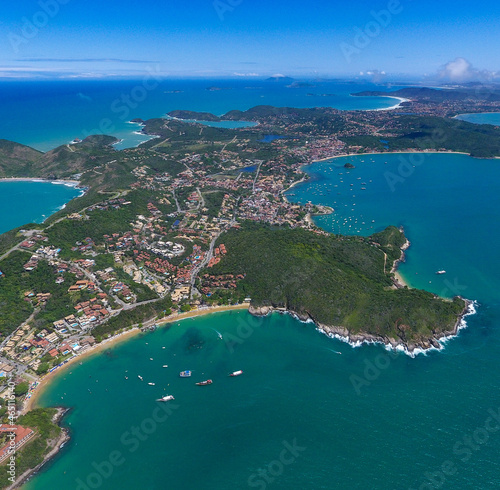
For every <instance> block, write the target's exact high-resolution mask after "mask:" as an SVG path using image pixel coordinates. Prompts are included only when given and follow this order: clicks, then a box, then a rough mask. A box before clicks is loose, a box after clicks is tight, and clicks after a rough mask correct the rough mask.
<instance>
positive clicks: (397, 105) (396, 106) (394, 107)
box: [354, 95, 411, 111]
mask: <svg viewBox="0 0 500 490" xmlns="http://www.w3.org/2000/svg"><path fill="white" fill-rule="evenodd" d="M354 97H359V96H357V95H354ZM377 97H386V98H388V99H396V100H397V101H398V103H397V104H395V105H393V106H391V107H387V108H386V109H363V110H365V111H392V110H394V109H399V108H400V107H401V104H402V103H403V102H411V100H410V99H405V98H404V97H395V96H393V95H379V96H377Z"/></svg>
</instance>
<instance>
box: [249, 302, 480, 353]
mask: <svg viewBox="0 0 500 490" xmlns="http://www.w3.org/2000/svg"><path fill="white" fill-rule="evenodd" d="M461 299H463V300H464V301H465V307H464V309H463V311H462V313H461V314H460V315H459V317H458V318H457V321H456V322H455V325H454V327H453V329H452V330H449V331H444V332H441V333H439V334H438V335H436V336H435V337H431V338H429V339H425V340H421V341H418V342H405V341H403V340H402V339H395V338H391V337H385V336H381V335H374V334H370V333H358V334H352V333H351V332H349V330H348V329H347V328H345V327H342V326H333V325H325V324H323V323H319V322H318V321H316V320H315V319H314V318H313V317H312V316H311V315H309V314H304V313H297V312H296V311H293V310H288V309H286V308H277V307H274V306H250V307H249V308H248V312H249V313H250V314H251V315H254V316H267V315H270V314H271V313H273V312H277V313H282V314H283V313H287V314H289V315H292V316H293V317H295V318H297V319H298V320H300V321H301V322H305V323H314V324H315V325H316V329H317V330H318V331H319V332H321V333H323V334H325V335H327V336H328V337H331V338H336V339H338V340H341V341H342V342H346V343H347V344H349V345H350V346H351V347H359V346H361V345H362V344H382V345H384V346H385V347H386V348H388V349H392V350H395V351H401V352H404V353H405V354H407V355H409V356H410V357H415V356H416V355H418V354H423V353H426V352H428V351H430V350H433V349H434V350H441V349H442V348H443V342H445V341H447V340H450V339H451V338H453V337H456V336H457V334H458V332H459V331H460V330H462V329H463V328H465V327H466V326H467V324H466V323H465V320H464V318H465V317H466V316H469V315H474V314H475V313H476V309H475V302H473V301H470V300H468V299H465V298H461Z"/></svg>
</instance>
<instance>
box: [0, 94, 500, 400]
mask: <svg viewBox="0 0 500 490" xmlns="http://www.w3.org/2000/svg"><path fill="white" fill-rule="evenodd" d="M474 103H476V104H477V108H478V109H480V108H483V109H484V104H485V102H484V101H482V102H481V103H480V102H477V101H476V102H474V101H473V100H472V98H469V99H466V100H465V101H463V100H462V101H456V100H451V101H443V102H442V103H441V104H430V103H429V101H428V100H427V99H426V98H425V97H424V98H423V99H422V98H419V97H416V98H414V99H413V100H410V99H404V98H402V99H400V103H399V106H398V107H397V109H396V110H397V111H399V112H396V110H395V111H393V113H392V114H391V116H394V114H399V113H401V114H403V115H404V114H405V113H406V111H408V112H410V111H411V113H413V114H418V115H420V116H428V115H433V116H441V117H442V116H450V114H453V113H455V112H456V111H457V110H465V109H464V104H465V107H467V108H469V109H470V106H471V104H474ZM499 103H500V102H491V103H489V104H490V105H491V106H494V107H496V106H497V105H498V104H499ZM302 111H305V112H304V113H303V114H302V113H301V112H300V110H293V109H292V110H289V109H287V110H285V111H283V110H276V111H274V112H273V111H269V110H266V111H264V112H265V113H266V116H265V117H262V115H261V114H260V115H259V114H258V113H255V114H253V113H251V111H249V112H250V114H246V115H245V116H249V117H248V119H252V117H258V118H259V125H258V126H257V127H254V128H249V129H239V130H233V131H229V130H225V131H220V130H217V132H214V130H213V128H209V127H206V126H203V124H199V123H184V122H182V121H180V120H178V119H164V120H152V121H147V122H146V123H145V125H144V129H143V130H144V132H146V133H148V132H149V133H152V134H156V135H157V139H155V140H152V141H151V142H148V143H146V144H143V145H141V146H140V147H138V148H135V149H129V150H125V151H121V152H114V155H113V156H114V158H112V159H111V158H109V157H108V156H107V155H108V154H109V155H112V153H113V150H111V152H112V153H110V149H106V148H107V147H106V146H104V147H103V149H102V150H101V155H100V156H99V158H98V159H97V160H96V157H95V156H92V157H90V158H91V159H94V160H95V161H94V163H93V165H92V167H91V168H90V169H88V170H85V171H84V172H79V173H78V174H72V175H67V176H65V177H64V178H66V179H73V180H79V181H81V182H82V184H81V185H82V186H84V187H85V189H86V191H87V192H88V190H89V189H92V185H88V184H87V182H91V181H93V182H94V185H95V183H99V180H100V179H102V177H104V176H105V175H106V174H108V173H109V174H113V173H115V172H116V169H117V167H119V168H120V170H119V172H120V173H122V172H124V171H125V172H126V173H127V178H126V179H123V175H121V176H120V177H121V179H122V180H123V181H124V182H126V185H119V186H118V187H114V186H111V188H110V186H109V184H108V185H106V186H103V189H106V187H107V188H109V190H105V191H104V193H103V191H102V190H101V191H99V192H100V195H101V196H103V197H104V196H105V195H106V194H108V195H109V197H107V198H102V199H97V198H94V200H93V202H92V203H91V204H90V205H87V206H84V207H83V208H82V209H79V208H78V204H77V203H78V199H77V200H76V201H74V205H73V206H72V207H71V210H70V212H68V213H63V214H62V215H61V216H58V219H57V220H56V221H51V222H49V223H48V224H47V225H46V226H43V227H34V228H30V229H20V230H19V231H18V232H17V237H18V240H17V241H15V242H14V243H13V244H12V246H11V247H10V249H7V250H4V251H3V254H2V256H1V257H0V260H1V261H0V270H1V272H0V281H2V282H3V283H6V282H8V280H9V267H8V265H7V266H6V265H4V264H6V262H8V260H9V259H10V260H12V259H13V257H16V258H21V257H22V258H23V259H22V271H24V272H23V275H24V276H26V280H24V281H21V282H23V283H26V284H29V283H30V281H29V275H36V274H42V272H41V271H40V270H41V269H42V268H43V275H44V277H46V278H47V279H48V278H50V281H52V282H53V283H54V286H57V296H58V299H57V300H56V299H55V298H54V294H56V293H55V292H51V291H52V289H53V287H51V288H46V289H44V287H43V286H39V287H38V288H33V287H26V288H25V289H23V288H22V287H20V290H19V294H20V296H21V297H22V301H23V302H24V303H25V305H26V311H29V312H30V314H29V315H28V314H25V315H24V316H26V318H23V319H22V321H21V322H20V323H19V324H18V325H12V324H11V323H9V325H8V326H7V325H5V326H2V331H3V332H4V334H3V338H2V337H0V340H1V344H0V362H1V365H0V375H1V376H3V379H7V377H14V378H15V379H17V381H19V382H21V381H23V382H28V383H29V389H28V390H27V391H26V394H25V397H26V400H29V398H30V397H31V395H32V393H33V390H35V389H36V386H37V385H38V383H39V382H40V379H41V377H43V376H44V375H46V373H50V372H52V371H54V370H57V369H58V368H59V367H60V366H62V365H63V364H64V363H65V362H67V361H68V360H69V359H71V358H72V357H74V356H76V355H78V354H80V353H82V352H85V351H86V350H87V349H89V348H92V346H93V345H94V344H95V343H96V342H97V343H99V342H101V341H103V340H104V339H105V338H106V337H107V336H109V335H110V333H109V332H108V333H104V334H101V333H97V332H101V331H104V332H105V329H103V325H106V324H107V323H108V322H110V320H113V319H114V318H116V317H117V316H118V315H119V314H120V313H121V312H126V311H130V310H134V309H136V308H137V307H140V306H146V305H154V304H155V303H158V304H161V305H162V309H161V311H157V312H156V314H155V315H154V316H153V317H152V318H148V320H150V321H149V322H144V325H152V324H155V322H157V321H159V320H164V319H165V318H166V319H168V318H170V317H171V316H172V315H175V314H178V313H177V312H179V313H186V312H187V311H190V310H194V309H197V308H200V307H207V306H213V305H223V304H237V303H243V302H244V301H246V300H249V298H245V297H244V295H242V294H241V293H239V292H238V290H239V289H238V283H239V281H241V280H242V279H243V278H244V276H243V275H237V276H236V277H232V276H221V275H213V274H211V273H210V269H211V268H212V267H213V266H215V265H216V264H218V263H219V262H220V260H221V259H222V258H223V257H224V255H225V254H226V253H227V250H226V248H225V245H224V243H222V242H220V237H221V236H223V234H224V233H225V232H227V231H228V230H229V229H234V228H238V227H239V226H240V223H241V222H242V221H255V222H260V223H267V224H269V225H273V226H288V227H290V228H304V229H308V230H312V231H314V232H315V233H319V234H321V233H324V232H323V231H322V230H320V229H319V228H317V227H316V226H314V224H313V221H312V220H311V216H313V215H314V214H321V213H328V212H331V211H332V210H331V208H327V207H322V206H317V205H313V204H311V203H310V202H309V203H293V202H290V201H289V200H288V199H287V191H289V189H290V188H291V187H293V186H294V185H296V184H297V183H300V182H303V181H304V180H305V179H306V178H307V176H306V174H305V173H304V172H303V170H302V167H303V166H304V165H306V164H308V163H311V162H313V161H317V160H321V159H327V158H332V157H335V156H342V155H345V154H349V153H350V154H352V153H356V152H359V151H362V152H371V153H384V152H386V151H390V149H389V148H388V147H387V142H386V143H382V146H380V145H381V144H380V141H382V142H384V141H385V140H381V138H389V137H391V136H395V135H396V134H397V131H396V130H398V131H401V128H402V127H403V126H402V124H401V121H404V118H402V117H400V118H398V117H391V118H388V115H387V114H388V112H387V111H371V112H370V111H363V112H362V113H360V112H349V111H337V110H335V109H324V110H323V112H324V114H326V115H328V116H329V117H330V118H331V119H330V120H331V123H329V125H326V126H324V127H323V126H321V125H318V124H317V121H316V120H315V119H314V118H315V117H316V115H315V114H314V113H313V116H311V115H310V114H309V113H308V112H307V110H302ZM389 112H390V111H389ZM308 118H309V119H310V121H309V122H305V121H307V120H308ZM339 118H340V119H341V120H342V121H341V122H342V124H341V125H342V129H341V130H339V131H332V128H333V126H335V125H337V124H339V123H338V120H339ZM332 125H333V126H332ZM209 131H211V133H209ZM175 132H178V138H179V141H181V142H182V141H185V142H186V144H185V145H181V146H179V149H178V150H176V151H172V149H171V148H172V141H173V139H172V138H173V134H174V133H175ZM275 132H280V133H281V134H282V136H265V137H264V139H258V138H257V137H256V136H257V135H259V134H268V133H275ZM226 134H227V135H229V134H231V135H234V137H232V136H231V138H232V139H230V140H229V141H228V140H224V138H225V137H226ZM366 134H370V135H371V136H372V137H375V138H378V139H373V141H377V144H376V145H373V146H369V145H368V146H367V145H366V144H364V145H355V144H353V143H352V141H356V138H357V137H358V138H359V137H361V136H362V135H366ZM164 136H167V137H166V138H164ZM220 138H222V139H223V141H221V142H219V141H217V139H220ZM82 145H84V142H77V141H75V142H72V145H71V146H72V147H73V148H72V151H73V152H74V149H78V147H80V146H82ZM68 146H69V145H68ZM193 146H197V147H199V148H203V149H204V151H201V152H200V151H196V150H191V151H184V150H185V149H187V148H188V147H193ZM263 147H264V148H265V151H263V150H262V148H263ZM396 149H397V150H398V151H400V150H401V148H396ZM415 150H416V148H415V147H411V146H409V147H407V148H403V151H415ZM424 150H425V149H424ZM431 150H432V151H435V149H431ZM437 150H438V151H449V150H448V148H447V147H446V145H445V144H443V146H442V147H438V148H437ZM264 155H265V157H264ZM98 196H99V194H98V195H97V196H96V197H98ZM59 214H61V213H59ZM115 217H117V220H115ZM115 221H117V222H116V223H115ZM96 222H98V223H99V225H98V226H94V223H96ZM107 223H109V228H110V230H113V231H109V232H106V231H107V229H108V225H107ZM86 229H88V230H91V232H88V233H83V232H82V233H81V234H80V233H79V230H82V231H83V230H86ZM115 229H116V231H115ZM67 231H69V233H67ZM87 235H90V236H87ZM68 236H71V237H72V240H69V239H68V238H67V237H68ZM42 266H43V267H42ZM63 298H64V301H63V302H64V303H65V304H67V305H68V306H67V307H63V308H59V306H58V307H57V308H52V310H57V311H59V314H56V312H55V311H51V313H50V314H46V311H47V306H50V305H51V304H52V303H54V302H58V303H61V302H62V301H61V300H62V299H63ZM49 309H50V308H49ZM40 317H43V320H42V319H40ZM144 325H143V322H138V323H137V324H135V326H138V327H141V328H144ZM99 327H100V328H99ZM5 389H6V385H4V390H5ZM0 397H2V393H0Z"/></svg>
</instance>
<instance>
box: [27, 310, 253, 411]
mask: <svg viewBox="0 0 500 490" xmlns="http://www.w3.org/2000/svg"><path fill="white" fill-rule="evenodd" d="M249 306H250V303H240V304H238V305H221V306H211V307H206V308H197V309H195V310H192V311H187V312H185V313H173V314H172V315H169V316H168V317H165V318H162V319H161V320H159V321H157V322H156V325H158V326H159V327H161V326H163V325H166V324H169V323H173V322H176V321H180V320H186V319H188V318H194V317H198V316H203V315H208V314H210V313H219V312H223V311H231V310H242V309H248V307H249ZM140 333H142V332H141V330H140V329H139V328H138V327H132V328H131V329H129V330H125V331H124V332H120V333H118V334H115V335H113V336H112V337H110V338H109V339H105V340H103V341H102V342H101V343H99V344H95V345H94V346H92V347H89V348H88V349H85V350H84V351H83V352H81V353H80V354H76V355H75V356H73V357H71V358H70V359H69V360H68V361H67V362H66V364H64V365H62V366H61V367H59V368H57V369H55V370H54V371H52V372H51V373H48V374H46V375H45V376H43V377H42V378H40V380H39V385H38V386H37V387H36V389H35V391H33V394H32V395H31V398H29V399H28V400H27V401H25V403H24V405H23V408H22V409H21V414H25V413H26V412H29V411H30V410H33V409H34V408H38V406H39V405H38V403H37V402H38V401H39V398H40V396H41V395H42V393H43V392H44V391H45V390H46V389H47V387H48V386H49V385H50V383H51V382H52V381H54V379H55V378H56V377H57V376H58V375H59V374H61V373H63V372H65V371H66V370H67V368H68V367H69V366H71V365H73V364H74V363H75V362H77V361H79V362H82V361H83V360H85V359H86V358H87V357H89V356H91V355H94V354H98V353H100V352H101V351H102V350H104V349H107V348H110V347H114V346H115V345H116V344H118V343H121V342H124V341H126V340H129V339H130V338H132V337H134V336H136V335H138V334H140Z"/></svg>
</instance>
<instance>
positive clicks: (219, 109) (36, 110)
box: [0, 74, 398, 151]
mask: <svg viewBox="0 0 500 490" xmlns="http://www.w3.org/2000/svg"><path fill="white" fill-rule="evenodd" d="M289 84H290V83H289V82H287V83H285V82H269V81H263V80H160V79H158V80H155V79H154V78H153V77H152V75H147V74H145V77H144V78H143V79H141V80H120V81H92V80H89V81H60V82H55V81H36V82H33V81H25V82H19V81H17V82H8V81H3V82H0V138H3V139H8V140H12V141H16V142H18V143H23V144H25V145H29V146H32V147H34V148H37V149H39V150H42V151H47V150H50V149H52V148H55V147H56V146H59V145H62V144H66V143H69V142H70V141H72V140H73V139H74V138H80V139H83V138H85V137H86V136H88V135H89V134H102V133H104V134H111V135H113V136H116V137H117V138H119V139H123V142H122V143H120V144H118V145H117V146H116V147H117V148H118V149H123V148H127V147H131V146H137V145H138V144H140V143H141V142H143V141H147V140H148V139H149V137H147V136H145V135H141V134H135V133H136V132H138V131H140V127H139V126H138V125H136V124H130V122H129V121H130V120H131V119H135V118H141V119H149V118H152V117H162V116H164V115H165V114H166V113H167V112H170V111H172V110H175V109H184V110H193V111H202V112H211V113H213V114H216V115H222V114H224V113H226V112H228V111H230V110H232V109H240V110H246V109H249V108H251V107H254V106H256V105H261V104H268V105H274V106H278V107H283V106H288V107H317V106H321V107H335V108H337V109H349V110H361V109H381V108H388V107H391V106H394V105H395V103H397V101H395V100H394V99H390V98H386V97H351V96H350V94H351V93H353V92H359V91H363V90H381V89H382V90H384V87H379V86H376V85H373V84H369V83H346V82H339V81H330V82H326V81H313V82H311V83H310V84H309V85H310V86H307V87H303V86H300V87H294V88H291V87H290V88H287V85H289ZM397 88H398V87H393V88H392V89H391V90H396V89H397Z"/></svg>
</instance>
